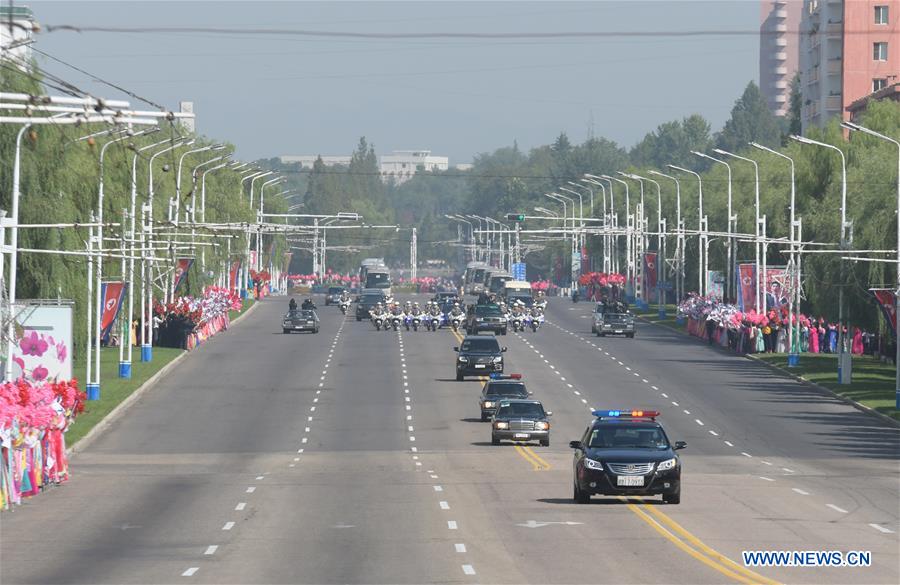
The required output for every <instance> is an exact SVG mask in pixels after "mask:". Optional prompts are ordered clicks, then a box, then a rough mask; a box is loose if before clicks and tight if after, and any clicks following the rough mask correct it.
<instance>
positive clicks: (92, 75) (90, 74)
mask: <svg viewBox="0 0 900 585" xmlns="http://www.w3.org/2000/svg"><path fill="white" fill-rule="evenodd" d="M31 50H32V51H34V52H35V53H40V54H41V55H43V56H45V57H47V58H48V59H52V60H54V61H56V62H57V63H59V64H61V65H65V66H66V67H69V68H70V69H74V70H75V71H77V72H79V73H81V74H83V75H87V76H88V77H90V78H91V79H93V80H94V81H97V82H99V83H102V84H104V85H107V86H109V87H111V88H113V89H116V90H118V91H121V92H122V93H124V94H126V95H128V96H130V97H133V98H134V99H136V100H140V101H142V102H144V103H145V104H148V105H151V106H153V107H154V108H158V109H160V110H162V111H166V108H165V107H164V106H161V105H159V104H158V103H156V102H154V101H152V100H150V99H147V98H145V97H141V96H140V95H138V94H136V93H134V92H133V91H131V90H128V89H125V88H124V87H122V86H120V85H117V84H115V83H113V82H111V81H106V80H105V79H103V78H101V77H97V76H96V75H94V74H93V73H89V72H87V71H85V70H84V69H81V68H80V67H76V66H75V65H72V64H71V63H67V62H66V61H63V60H62V59H60V58H59V57H54V56H53V55H51V54H50V53H47V52H45V51H42V50H40V49H38V48H37V47H31Z"/></svg>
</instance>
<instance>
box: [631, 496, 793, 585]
mask: <svg viewBox="0 0 900 585" xmlns="http://www.w3.org/2000/svg"><path fill="white" fill-rule="evenodd" d="M642 507H643V508H645V509H646V510H647V511H649V512H650V513H651V514H653V515H654V516H656V517H657V518H658V519H659V520H660V521H661V522H662V523H663V524H665V525H666V526H668V527H669V528H670V529H672V530H674V531H675V532H677V533H678V534H680V535H681V536H682V537H683V538H685V539H686V540H687V541H688V542H690V543H691V544H693V545H694V546H695V547H696V548H698V549H700V550H701V551H703V552H704V553H705V554H706V555H707V556H709V557H711V558H713V559H715V560H717V561H718V562H719V563H721V564H723V565H725V566H727V567H730V568H731V569H733V570H735V571H738V572H740V573H743V574H744V575H746V576H747V577H749V578H750V579H751V580H752V581H753V582H754V583H765V584H767V585H776V584H777V583H778V582H777V581H773V580H772V579H768V578H766V577H763V576H762V575H760V574H758V573H756V572H754V571H751V570H750V569H748V568H747V567H744V566H742V565H740V564H738V563H736V562H734V561H732V560H731V559H730V558H728V557H726V556H725V555H723V554H722V553H720V552H718V551H716V550H714V549H713V548H711V547H709V546H708V545H707V544H705V543H704V542H703V541H701V540H700V539H699V538H697V537H696V536H694V535H693V534H691V533H690V532H688V531H687V529H685V528H684V527H683V526H681V525H680V524H678V523H677V522H675V520H673V519H672V518H670V517H669V516H668V515H667V514H665V513H664V512H663V511H661V510H658V509H657V507H656V506H651V505H647V504H644V505H643V506H642Z"/></svg>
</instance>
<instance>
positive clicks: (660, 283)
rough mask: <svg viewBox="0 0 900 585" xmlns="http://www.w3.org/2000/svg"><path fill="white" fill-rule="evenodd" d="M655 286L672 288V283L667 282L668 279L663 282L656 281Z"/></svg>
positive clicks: (665, 288) (664, 288)
mask: <svg viewBox="0 0 900 585" xmlns="http://www.w3.org/2000/svg"><path fill="white" fill-rule="evenodd" d="M656 286H657V287H659V288H661V289H663V290H672V288H673V287H672V283H671V282H668V281H665V282H658V283H656Z"/></svg>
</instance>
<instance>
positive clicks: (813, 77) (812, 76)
mask: <svg viewBox="0 0 900 585" xmlns="http://www.w3.org/2000/svg"><path fill="white" fill-rule="evenodd" d="M814 83H819V68H818V67H813V68H812V69H810V71H809V74H808V75H807V76H806V85H812V84H814Z"/></svg>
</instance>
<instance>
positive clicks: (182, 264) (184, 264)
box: [175, 258, 194, 290]
mask: <svg viewBox="0 0 900 585" xmlns="http://www.w3.org/2000/svg"><path fill="white" fill-rule="evenodd" d="M193 263H194V259H193V258H179V259H178V264H177V265H176V266H175V290H178V286H179V285H180V284H181V282H182V281H183V280H184V279H185V277H186V276H187V273H188V270H190V269H191V265H192V264H193Z"/></svg>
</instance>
